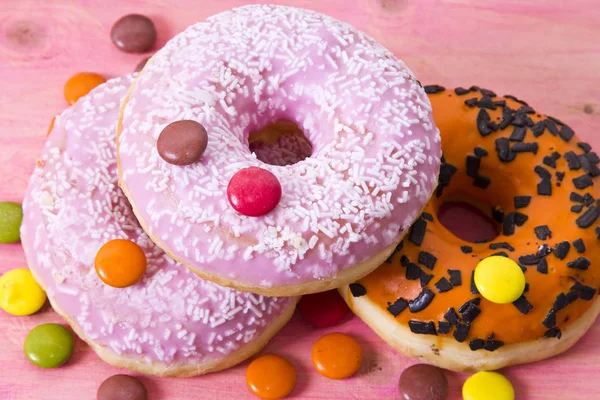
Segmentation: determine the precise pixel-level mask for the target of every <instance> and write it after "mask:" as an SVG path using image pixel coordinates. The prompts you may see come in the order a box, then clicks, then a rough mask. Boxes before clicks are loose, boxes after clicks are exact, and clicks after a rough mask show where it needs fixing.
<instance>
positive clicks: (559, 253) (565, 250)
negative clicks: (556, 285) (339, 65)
mask: <svg viewBox="0 0 600 400" xmlns="http://www.w3.org/2000/svg"><path fill="white" fill-rule="evenodd" d="M570 249H571V243H569V242H567V241H566V240H565V241H564V242H560V243H559V244H558V245H557V246H556V248H555V249H554V255H555V256H556V257H558V259H559V260H564V259H565V257H566V256H567V254H569V250H570Z"/></svg>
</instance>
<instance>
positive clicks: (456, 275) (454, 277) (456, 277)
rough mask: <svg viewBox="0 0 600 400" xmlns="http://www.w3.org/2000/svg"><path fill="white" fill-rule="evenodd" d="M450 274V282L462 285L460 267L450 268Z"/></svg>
mask: <svg viewBox="0 0 600 400" xmlns="http://www.w3.org/2000/svg"><path fill="white" fill-rule="evenodd" d="M448 274H450V283H451V284H452V286H461V285H462V275H461V273H460V270H458V269H449V270H448Z"/></svg>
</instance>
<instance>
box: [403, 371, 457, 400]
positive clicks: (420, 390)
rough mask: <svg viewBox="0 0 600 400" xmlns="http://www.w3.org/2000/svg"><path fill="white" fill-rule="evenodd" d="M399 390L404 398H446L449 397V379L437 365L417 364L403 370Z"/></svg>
mask: <svg viewBox="0 0 600 400" xmlns="http://www.w3.org/2000/svg"><path fill="white" fill-rule="evenodd" d="M398 391H399V392H400V397H401V398H402V399H404V400H445V399H446V398H447V397H448V379H447V378H446V375H445V374H444V371H442V370H441V369H439V368H437V367H434V366H432V365H427V364H416V365H413V366H411V367H408V368H406V369H405V370H404V372H402V375H400V382H399V384H398Z"/></svg>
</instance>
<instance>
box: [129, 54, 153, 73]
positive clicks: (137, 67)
mask: <svg viewBox="0 0 600 400" xmlns="http://www.w3.org/2000/svg"><path fill="white" fill-rule="evenodd" d="M148 60H150V57H146V58H144V59H142V61H140V62H139V63H138V65H136V66H135V71H133V72H140V71H141V70H143V69H144V67H145V66H146V63H148Z"/></svg>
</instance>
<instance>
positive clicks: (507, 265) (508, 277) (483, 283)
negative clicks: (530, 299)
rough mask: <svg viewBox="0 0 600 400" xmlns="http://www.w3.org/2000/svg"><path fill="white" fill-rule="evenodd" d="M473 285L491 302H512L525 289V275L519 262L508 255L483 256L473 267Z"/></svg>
mask: <svg viewBox="0 0 600 400" xmlns="http://www.w3.org/2000/svg"><path fill="white" fill-rule="evenodd" d="M474 280H475V286H477V290H479V293H481V295H482V296H483V297H485V298H486V299H488V300H489V301H491V302H494V303H498V304H506V303H512V302H513V301H515V300H517V299H518V298H519V297H521V295H522V294H523V291H524V290H525V275H524V274H523V271H522V270H521V267H519V264H517V263H516V262H514V261H513V260H511V259H510V258H508V257H502V256H492V257H487V258H484V259H483V260H481V261H480V262H479V264H477V267H476V268H475V277H474Z"/></svg>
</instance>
